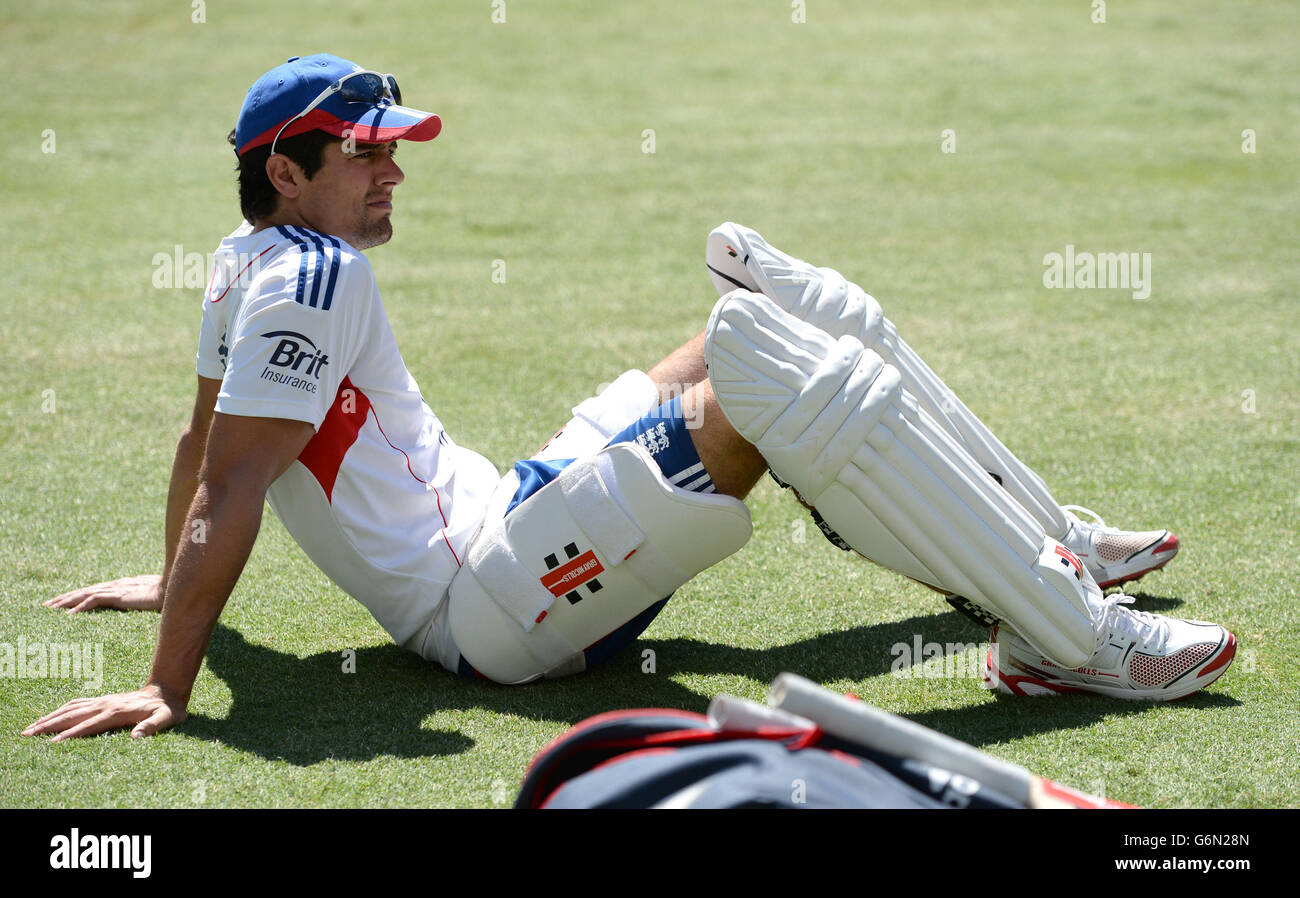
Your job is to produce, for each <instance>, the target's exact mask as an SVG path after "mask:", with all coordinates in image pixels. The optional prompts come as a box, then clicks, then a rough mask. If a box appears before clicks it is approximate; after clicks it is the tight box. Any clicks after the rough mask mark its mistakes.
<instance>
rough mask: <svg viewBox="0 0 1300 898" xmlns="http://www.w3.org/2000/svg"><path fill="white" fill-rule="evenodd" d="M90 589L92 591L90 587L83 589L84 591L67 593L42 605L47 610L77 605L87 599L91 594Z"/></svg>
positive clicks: (77, 590) (47, 600) (78, 590)
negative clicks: (88, 594)
mask: <svg viewBox="0 0 1300 898" xmlns="http://www.w3.org/2000/svg"><path fill="white" fill-rule="evenodd" d="M90 589H91V588H90V587H83V588H82V589H74V590H73V591H72V592H65V593H64V594H63V595H61V596H55V597H54V598H52V599H46V600H45V601H44V602H42V603H41V604H42V605H44V606H45V607H46V608H64V607H66V606H68V605H75V604H77V603H78V602H80V601H81V600H82V599H84V598H85V597H86V594H87V593H89V592H90Z"/></svg>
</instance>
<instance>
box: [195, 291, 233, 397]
mask: <svg viewBox="0 0 1300 898" xmlns="http://www.w3.org/2000/svg"><path fill="white" fill-rule="evenodd" d="M224 311H225V310H224V309H221V308H220V307H219V306H217V305H214V304H213V303H211V302H209V301H208V297H207V296H204V298H203V323H202V324H200V325H199V352H198V358H197V359H196V361H195V365H194V367H195V369H196V370H197V371H198V373H199V377H210V378H212V379H213V380H220V379H221V378H222V377H223V376H224V375H225V373H226V341H225V339H224V338H225V333H224V328H225V321H224V320H223V319H224V317H225V316H224V315H222V314H221V313H222V312H224Z"/></svg>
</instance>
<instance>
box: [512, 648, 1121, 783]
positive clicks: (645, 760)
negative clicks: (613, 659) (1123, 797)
mask: <svg viewBox="0 0 1300 898" xmlns="http://www.w3.org/2000/svg"><path fill="white" fill-rule="evenodd" d="M515 807H516V808H533V809H536V808H551V809H555V808H790V809H797V808H928V809H951V808H1043V807H1067V808H1119V807H1129V805H1125V804H1122V803H1120V802H1115V801H1109V800H1106V799H1102V798H1096V797H1093V796H1089V795H1085V794H1083V793H1081V792H1077V791H1075V790H1073V789H1070V788H1068V787H1065V786H1061V785H1059V784H1057V783H1054V782H1052V781H1050V780H1046V779H1043V778H1042V777H1038V776H1035V775H1034V774H1032V773H1030V772H1029V771H1027V770H1025V769H1024V768H1021V767H1017V766H1016V765H1014V764H1009V763H1007V762H1005V761H1002V760H1000V759H998V758H995V757H993V756H992V755H988V754H986V753H984V752H980V751H978V750H976V749H974V748H972V747H971V746H969V745H967V744H965V743H964V742H959V741H957V740H955V739H951V738H949V737H947V736H944V735H942V734H940V733H937V732H935V731H933V730H930V729H927V728H926V727H923V726H921V725H920V724H916V723H912V722H911V721H909V720H905V719H903V718H901V717H897V716H895V715H893V714H889V713H888V712H885V711H881V710H880V709H878V708H873V707H871V706H869V705H866V704H864V703H862V702H859V701H857V700H856V699H853V698H851V697H846V696H840V695H836V694H835V693H832V692H830V691H828V690H825V689H822V688H820V687H818V686H816V685H814V684H812V683H811V682H809V681H808V680H804V679H802V678H800V677H796V676H794V675H792V674H781V675H780V676H779V677H777V679H776V680H775V681H774V682H773V684H772V694H771V696H770V697H769V705H768V706H764V705H760V704H757V703H755V702H751V701H747V700H744V699H737V698H733V697H731V696H719V697H717V698H715V699H714V700H713V702H712V703H711V704H710V706H709V711H708V714H696V713H692V712H689V711H678V710H672V709H666V708H646V709H636V710H628V711H611V712H608V713H605V714H598V715H596V716H595V717H591V718H588V719H587V720H584V721H582V722H581V723H579V724H577V725H576V726H574V727H573V728H572V729H571V730H569V731H568V732H566V733H564V734H563V735H561V736H559V737H558V738H556V739H555V740H554V741H552V742H551V743H550V744H549V745H547V746H546V747H545V748H544V749H542V750H541V752H539V753H538V754H537V756H536V757H535V758H534V759H533V762H532V764H530V765H529V768H528V772H527V774H526V775H525V777H524V781H523V785H522V786H521V788H520V792H519V796H518V798H517V800H516V801H515Z"/></svg>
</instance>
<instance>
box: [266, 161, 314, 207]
mask: <svg viewBox="0 0 1300 898" xmlns="http://www.w3.org/2000/svg"><path fill="white" fill-rule="evenodd" d="M266 177H267V179H268V180H270V182H271V186H272V187H274V188H275V189H276V190H278V191H279V192H280V194H281V195H282V196H284V197H287V198H288V199H291V200H296V199H297V198H298V194H300V193H302V186H301V185H302V182H303V181H305V180H307V178H306V176H305V175H304V174H303V171H302V168H301V167H300V166H299V165H298V163H296V162H294V161H293V160H292V159H290V158H289V157H288V156H286V155H284V154H283V153H273V154H272V155H271V156H268V157H267V160H266Z"/></svg>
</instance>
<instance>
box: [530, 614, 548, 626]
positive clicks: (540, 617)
mask: <svg viewBox="0 0 1300 898" xmlns="http://www.w3.org/2000/svg"><path fill="white" fill-rule="evenodd" d="M549 613H550V612H549V611H543V612H542V613H541V614H539V615H537V620H535V621H533V623H535V624H540V623H541V622H542V620H543V619H544V618H545V617H546V615H547V614H549Z"/></svg>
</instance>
